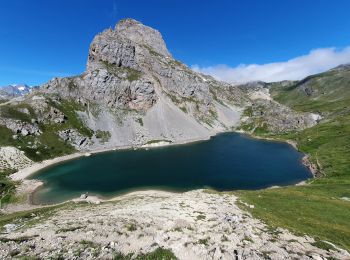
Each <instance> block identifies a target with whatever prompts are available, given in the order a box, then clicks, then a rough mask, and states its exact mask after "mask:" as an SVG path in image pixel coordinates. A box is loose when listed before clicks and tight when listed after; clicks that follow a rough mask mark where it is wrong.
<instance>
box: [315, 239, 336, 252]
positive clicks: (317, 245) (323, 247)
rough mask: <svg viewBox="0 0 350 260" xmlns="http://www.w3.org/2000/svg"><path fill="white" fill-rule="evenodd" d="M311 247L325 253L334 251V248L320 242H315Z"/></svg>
mask: <svg viewBox="0 0 350 260" xmlns="http://www.w3.org/2000/svg"><path fill="white" fill-rule="evenodd" d="M312 245H313V246H315V247H318V248H320V249H323V250H326V251H330V250H335V248H334V246H332V245H331V244H329V243H326V242H323V241H321V240H316V242H314V243H312Z"/></svg>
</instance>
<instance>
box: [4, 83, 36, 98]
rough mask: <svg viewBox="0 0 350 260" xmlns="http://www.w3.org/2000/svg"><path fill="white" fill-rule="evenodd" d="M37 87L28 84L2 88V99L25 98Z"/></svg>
mask: <svg viewBox="0 0 350 260" xmlns="http://www.w3.org/2000/svg"><path fill="white" fill-rule="evenodd" d="M33 88H35V87H30V86H28V85H26V84H18V85H8V86H0V99H11V98H15V97H20V96H24V95H26V94H28V93H30V92H31V91H32V89H33Z"/></svg>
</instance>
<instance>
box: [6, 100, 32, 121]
mask: <svg viewBox="0 0 350 260" xmlns="http://www.w3.org/2000/svg"><path fill="white" fill-rule="evenodd" d="M21 109H27V110H28V113H24V112H22V111H21ZM0 115H1V116H2V117H5V118H12V119H16V120H21V121H24V122H28V123H30V122H31V119H32V118H34V116H35V114H34V111H33V109H32V108H31V107H30V106H29V105H28V104H26V103H21V104H19V105H10V104H9V105H3V106H1V107H0Z"/></svg>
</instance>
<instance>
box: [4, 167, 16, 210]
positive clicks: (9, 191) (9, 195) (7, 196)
mask: <svg viewBox="0 0 350 260" xmlns="http://www.w3.org/2000/svg"><path fill="white" fill-rule="evenodd" d="M14 172H15V170H13V169H7V170H3V171H0V207H1V206H2V205H3V204H6V203H9V202H10V201H11V200H12V199H13V195H14V193H15V188H16V185H15V183H14V182H13V181H11V180H10V179H9V178H8V176H9V175H10V174H12V173H14Z"/></svg>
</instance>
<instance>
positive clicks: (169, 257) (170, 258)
mask: <svg viewBox="0 0 350 260" xmlns="http://www.w3.org/2000/svg"><path fill="white" fill-rule="evenodd" d="M113 259H114V260H131V259H136V260H176V259H177V258H176V256H175V255H174V253H173V252H172V251H171V250H170V249H165V248H161V247H159V248H157V249H156V250H154V251H152V252H150V253H147V254H140V255H138V256H136V257H134V255H133V254H128V255H123V254H121V253H116V254H115V255H114V257H113Z"/></svg>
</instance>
